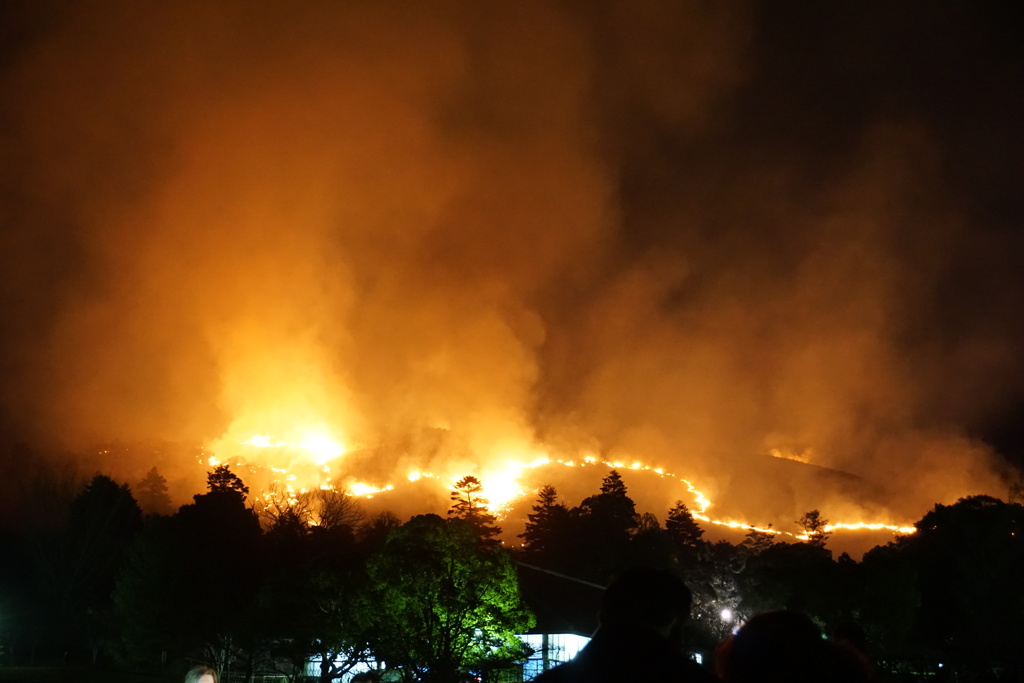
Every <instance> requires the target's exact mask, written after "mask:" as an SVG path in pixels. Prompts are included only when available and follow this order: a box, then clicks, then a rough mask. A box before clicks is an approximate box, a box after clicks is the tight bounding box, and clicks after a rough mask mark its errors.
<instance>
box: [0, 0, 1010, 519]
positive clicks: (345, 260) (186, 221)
mask: <svg viewBox="0 0 1024 683" xmlns="http://www.w3.org/2000/svg"><path fill="white" fill-rule="evenodd" d="M805 9H807V8H805ZM3 11H4V12H5V13H6V14H7V15H8V16H6V17H4V19H5V21H4V24H5V25H6V26H8V27H9V28H8V31H9V32H10V34H11V35H10V38H11V39H10V40H7V41H4V42H5V44H6V45H8V47H7V48H5V52H4V54H3V56H2V58H3V61H2V66H3V72H2V86H3V92H5V93H7V94H8V96H7V97H5V101H4V104H3V105H2V106H0V112H2V117H3V118H2V126H3V129H2V135H3V145H2V151H0V155H2V156H0V174H2V175H0V178H2V187H3V194H2V195H0V221H2V223H3V233H2V238H0V239H2V247H3V272H2V274H0V278H2V297H3V299H2V304H3V310H4V313H3V316H2V319H0V324H2V326H3V327H2V338H0V343H2V344H3V349H2V351H3V354H2V359H0V362H2V363H3V369H4V374H5V377H6V380H5V383H4V389H3V395H2V397H0V398H2V401H3V403H2V407H3V412H2V415H3V423H4V427H5V429H6V430H7V431H8V432H9V434H10V435H11V437H12V438H20V439H24V440H28V441H29V442H31V443H36V444H46V445H47V446H59V447H63V448H71V449H83V448H86V447H87V446H86V444H91V443H95V442H100V441H104V440H109V439H125V440H137V439H166V440H171V441H176V442H196V443H203V444H214V448H215V449H217V448H219V449H229V445H228V444H229V443H234V441H232V440H233V439H235V438H236V437H238V436H239V435H243V434H261V433H264V432H267V431H274V430H280V429H281V428H282V427H281V424H282V422H283V421H289V420H290V421H292V422H301V423H303V426H307V427H311V428H324V429H328V430H334V431H335V432H336V433H338V434H341V435H343V437H342V438H344V440H345V441H346V443H347V444H348V445H349V446H350V447H352V448H353V450H354V451H358V450H359V449H362V452H372V453H373V454H374V457H373V458H369V459H366V460H365V461H363V462H361V463H360V466H362V467H372V468H374V470H375V471H377V472H378V473H380V475H381V476H385V475H387V474H388V473H389V472H399V471H404V468H406V467H427V468H429V467H435V466H437V465H438V463H440V462H442V461H443V462H445V463H448V465H449V466H450V469H452V470H453V471H465V472H470V471H475V470H477V469H479V468H480V467H481V466H482V464H481V463H482V462H483V461H486V460H494V459H496V458H499V457H501V456H503V455H504V454H509V453H520V452H531V451H536V450H548V451H551V452H557V453H560V454H567V455H578V454H579V453H581V452H595V453H599V454H604V455H606V456H607V457H609V458H613V459H614V458H623V459H630V458H634V457H635V458H639V459H642V460H644V461H649V462H652V463H655V464H662V465H664V466H665V467H667V468H668V469H670V470H672V471H674V472H676V473H678V474H680V475H682V476H690V477H692V478H695V479H696V480H698V481H700V482H702V485H703V486H704V487H706V488H708V490H710V491H711V492H713V493H714V494H715V495H716V501H717V502H718V503H719V504H720V505H721V506H722V507H723V508H726V509H727V510H728V509H731V510H734V511H735V514H743V515H753V516H761V517H764V518H765V521H771V520H770V519H768V518H771V517H775V516H778V517H780V518H782V519H786V520H789V519H793V518H794V515H796V514H798V513H800V512H802V511H803V510H806V509H809V508H810V507H814V506H822V507H823V508H824V509H826V510H828V509H831V510H833V511H835V513H834V514H833V515H832V516H833V517H839V516H842V515H845V514H850V515H860V514H862V513H865V512H866V513H868V514H871V513H872V512H875V511H879V510H885V509H888V510H893V511H895V513H896V514H898V515H901V516H905V518H906V519H915V518H916V515H917V514H918V513H919V512H920V511H921V510H922V509H923V508H924V507H926V506H930V504H931V503H933V502H936V501H939V500H943V501H948V500H950V499H955V498H956V497H958V496H961V495H966V494H970V493H977V492H988V493H992V494H995V495H1000V494H1002V493H1003V491H1004V489H1003V488H1002V487H1003V486H1004V484H1003V483H1002V482H1001V480H1000V476H999V474H1000V471H999V468H998V466H997V462H996V460H995V458H994V456H993V454H992V452H991V449H989V448H988V447H987V446H986V445H985V444H984V443H982V442H980V441H978V440H977V439H976V438H974V437H975V436H976V435H977V430H979V429H981V428H982V427H984V426H985V425H986V420H988V419H989V418H990V417H991V416H992V415H994V414H995V413H996V412H997V411H998V410H1000V409H1001V406H1002V405H1003V403H1004V402H1005V401H1006V400H1008V398H1010V397H1012V396H1013V391H1014V387H1019V386H1020V382H1021V379H1022V369H1024V368H1022V364H1021V363H1020V360H1019V358H1018V356H1019V348H1020V347H1019V339H1020V338H1021V332H1022V331H1024V330H1022V329H1021V323H1020V322H1019V316H1018V315H1017V312H1018V311H1019V310H1020V304H1021V303H1022V297H1021V288H1020V280H1019V279H1018V278H1016V277H1015V276H1014V268H1016V262H1015V259H1016V258H1017V257H1019V255H1020V253H1021V242H1020V238H1019V236H1018V235H1016V234H1015V233H1013V232H1012V231H1010V230H1007V229H1005V226H1006V225H1008V224H1011V223H1013V222H1014V221H1016V222H1017V223H1019V220H1020V217H1021V211H1020V209H1021V205H1020V200H1019V198H1018V199H1009V197H1011V196H1012V195H1011V194H1010V192H1009V191H1008V190H1007V188H1010V187H1017V186H1019V181H1020V180H1022V178H1021V174H1020V168H1019V166H1013V165H1010V164H1008V163H1007V162H1006V161H1004V160H1001V158H1000V157H999V155H998V154H997V152H1000V151H1005V150H1006V149H1014V148H1016V149H1018V151H1019V150H1020V147H1021V136H1020V133H1019V132H1017V131H1015V130H1013V129H1011V127H1010V126H1009V124H1010V122H1011V121H1014V120H1016V119H1014V118H1013V117H1011V116H1008V115H1006V114H1005V113H1001V112H1004V111H1005V109H1004V108H999V109H997V108H996V107H994V100H993V97H992V95H991V89H998V87H999V85H1000V84H1004V83H1013V82H1019V81H1014V80H1013V76H1014V75H1015V74H1017V73H1019V70H1020V69H1019V64H1015V63H1011V64H1010V65H1009V66H1004V67H1003V68H1002V71H1000V70H998V69H994V67H993V66H992V64H990V63H989V62H987V61H985V59H992V60H993V63H994V62H995V57H998V54H997V53H998V48H999V46H1000V45H1002V44H1003V43H1002V42H999V40H998V39H999V38H1000V35H995V36H993V35H992V34H991V33H984V31H982V29H986V28H990V24H989V23H986V22H987V20H988V19H990V18H989V17H982V18H981V19H979V18H977V17H973V16H969V17H967V18H968V19H971V20H974V21H976V22H978V23H979V25H978V26H974V27H973V28H975V29H977V32H976V33H973V34H972V33H965V34H963V38H962V43H961V44H957V45H954V47H953V48H948V49H949V50H953V54H952V55H947V53H946V51H945V50H946V49H947V48H946V47H943V46H944V45H946V43H944V42H943V43H942V44H941V45H940V44H939V42H938V41H936V42H935V43H934V44H932V43H926V44H924V45H923V46H921V47H920V52H914V53H910V52H908V51H907V50H908V48H906V47H904V43H903V42H901V40H900V36H901V35H902V32H903V31H905V30H907V29H908V28H910V27H912V26H913V25H914V18H913V17H912V16H909V15H904V14H901V13H900V12H898V11H895V10H888V9H882V8H878V9H876V10H868V9H866V10H865V15H868V14H870V15H871V16H870V17H869V16H865V17H863V18H862V19H860V20H853V21H849V22H847V21H846V20H845V19H844V21H843V22H838V21H837V20H836V18H835V17H831V16H819V15H814V16H810V15H808V16H780V15H776V14H775V13H774V12H775V11H774V10H773V14H771V15H768V14H763V15H762V14H759V13H758V11H756V8H751V7H746V6H744V5H742V4H740V3H729V5H728V6H725V5H724V4H705V3H676V2H666V3H642V6H640V7H638V6H637V4H636V3H625V2H603V3H583V4H579V3H563V4H558V3H550V2H536V3H533V2H526V3H523V2H517V3H483V4H480V3H461V2H451V3H361V2H355V3H317V2H307V3H302V4H300V5H285V4H274V3H255V4H253V3H233V2H221V3H205V2H194V3H193V2H183V3H173V4H170V5H160V6H157V5H152V4H144V5H140V4H138V3H131V2H102V3H99V2H97V3H77V4H76V5H75V6H73V7H70V6H60V7H59V8H49V9H47V8H45V7H42V8H36V7H35V6H34V5H30V4H28V3H26V4H24V5H18V4H14V5H8V6H7V7H6V8H5V9H4V10H3ZM760 11H761V12H765V11H766V8H760ZM817 11H818V12H826V13H828V11H827V10H820V9H819V10H817ZM779 12H781V13H782V14H783V15H789V14H796V13H797V12H796V10H793V9H789V10H779ZM964 20H965V18H964V17H962V16H941V15H940V16H938V18H935V17H933V19H932V21H934V22H936V24H937V26H938V28H939V29H941V30H940V31H939V32H940V34H941V33H942V31H952V30H953V29H954V28H957V27H960V28H962V27H963V24H964ZM983 20H985V21H983ZM969 23H970V22H968V24H969ZM996 23H998V22H991V24H993V25H994V24H996ZM971 28H972V26H971V25H968V27H967V29H971ZM965 30H966V29H965ZM867 35H871V36H873V37H874V38H875V40H873V41H867V40H864V38H865V36H867ZM1004 37H1005V36H1004ZM994 39H995V40H994ZM993 40H994V42H993ZM1004 42H1005V41H1004ZM993 44H994V45H995V46H996V47H994V48H990V52H987V53H984V54H982V55H981V57H977V56H976V58H977V59H979V60H980V62H977V63H973V64H968V65H967V67H965V68H967V69H968V71H970V70H971V69H979V70H986V69H990V68H991V69H992V70H989V71H986V72H985V73H987V74H988V75H989V77H990V80H989V82H988V83H982V84H981V85H970V86H969V85H968V84H974V83H976V79H975V78H973V76H975V75H976V74H975V73H974V72H973V71H971V72H970V73H966V74H961V75H960V76H956V75H952V76H950V75H945V74H946V71H944V69H945V68H946V67H948V66H949V65H950V63H953V62H955V61H956V60H957V59H958V55H959V58H963V57H964V56H965V55H968V54H974V53H975V51H976V50H978V49H980V47H981V46H983V45H993ZM907 57H913V59H910V60H909V61H908V60H907V59H906V58H907ZM921 79H925V80H927V79H931V81H932V82H930V83H928V82H926V83H922V82H920V81H921ZM964 97H970V98H971V101H972V102H973V104H971V105H968V104H966V103H964V102H962V101H961V99H960V98H964ZM1009 105H1010V109H1011V110H1013V108H1014V107H1016V111H1018V112H1019V111H1020V109H1021V107H1020V105H1021V102H1020V97H1019V96H1017V98H1016V99H1015V100H1013V99H1011V101H1010V103H1009ZM993 126H995V127H1000V126H1004V127H1000V128H999V130H1002V131H1003V133H1004V134H1005V135H1006V136H1010V137H1009V139H1006V138H1000V137H998V136H997V135H995V134H993V133H992V132H991V131H990V130H989V128H990V127H993ZM967 133H969V134H970V135H967ZM1016 158H1018V159H1019V158H1021V157H1020V155H1017V157H1016ZM1014 173H1015V174H1016V175H1015V178H1016V180H1017V184H1016V185H1015V184H1014V183H1011V182H1010V181H1009V180H1006V179H1005V176H1006V175H1008V174H1009V175H1012V174H1014ZM990 175H991V176H993V177H995V176H998V177H1000V178H1004V180H1003V182H1002V184H1001V185H999V186H995V187H993V186H992V184H990V183H985V182H984V178H986V177H988V176H990ZM773 450H774V451H775V452H777V453H778V454H784V455H791V456H799V457H801V458H803V459H805V460H808V461H809V462H811V463H813V464H815V465H818V466H819V467H825V468H831V469H834V470H840V471H843V472H848V473H851V474H852V475H855V477H854V478H855V479H856V483H855V484H853V485H852V486H853V488H852V489H851V488H850V487H849V486H846V485H840V484H836V485H835V486H827V487H824V488H826V489H828V490H829V491H831V494H823V493H821V490H822V485H821V479H820V478H818V479H813V478H812V479H813V482H812V483H810V484H806V483H805V484H799V483H797V484H794V482H799V480H800V479H801V477H805V476H807V475H806V474H794V473H793V472H794V471H793V470H789V469H785V468H783V469H779V466H778V464H777V462H776V461H772V460H771V459H769V458H768V457H767V454H768V453H770V452H772V451H773ZM179 460H181V461H182V462H177V463H170V462H165V463H162V467H164V468H171V467H172V466H173V465H175V464H176V465H179V466H181V467H182V468H183V469H184V468H193V469H195V468H196V463H195V461H194V459H190V458H179ZM105 465H106V466H107V467H110V468H113V469H115V470H118V469H119V470H121V471H126V472H129V473H131V476H137V472H138V470H139V469H141V468H144V467H148V466H149V463H137V462H109V463H105ZM794 467H796V466H795V465H794ZM798 469H799V467H798ZM800 471H801V472H804V470H800ZM808 471H809V470H808ZM815 471H817V470H815ZM766 473H767V474H768V475H770V476H771V479H766ZM763 475H764V476H763ZM826 478H827V477H826ZM768 481H774V482H775V483H774V484H768V483H767V482H768ZM814 482H817V483H814ZM635 483H636V484H637V485H640V482H639V481H637V482H635ZM829 495H831V496H832V498H829ZM673 497H679V496H678V493H674V494H673ZM571 502H572V501H571ZM730 506H731V507H730ZM826 506H827V507H826Z"/></svg>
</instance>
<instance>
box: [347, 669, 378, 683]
mask: <svg viewBox="0 0 1024 683" xmlns="http://www.w3.org/2000/svg"><path fill="white" fill-rule="evenodd" d="M378 681H380V676H378V675H377V672H375V671H363V672H362V673H357V674H356V675H355V676H353V677H352V680H351V681H350V682H349V683H378Z"/></svg>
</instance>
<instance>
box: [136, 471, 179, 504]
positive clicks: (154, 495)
mask: <svg viewBox="0 0 1024 683" xmlns="http://www.w3.org/2000/svg"><path fill="white" fill-rule="evenodd" d="M135 499H136V500H137V501H138V502H139V507H141V508H142V511H143V512H145V513H146V514H149V515H169V514H171V513H173V512H174V506H173V505H172V504H171V497H170V496H169V495H168V494H167V480H166V479H164V477H163V475H161V474H160V471H159V470H158V469H157V468H156V467H153V468H152V469H150V470H149V472H147V473H146V476H144V477H143V478H142V479H141V480H140V481H139V483H138V484H137V485H136V487H135Z"/></svg>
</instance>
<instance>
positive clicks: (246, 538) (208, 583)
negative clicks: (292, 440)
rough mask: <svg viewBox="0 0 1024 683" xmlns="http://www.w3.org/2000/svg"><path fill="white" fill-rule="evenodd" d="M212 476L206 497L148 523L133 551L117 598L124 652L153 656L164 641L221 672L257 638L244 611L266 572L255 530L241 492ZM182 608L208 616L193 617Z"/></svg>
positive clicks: (231, 479)
mask: <svg viewBox="0 0 1024 683" xmlns="http://www.w3.org/2000/svg"><path fill="white" fill-rule="evenodd" d="M218 470H219V472H217V471H215V473H216V474H218V475H220V476H219V477H218V479H217V482H218V483H215V482H214V481H211V486H210V492H209V493H206V494H202V495H196V496H193V498H194V501H195V502H194V503H192V504H189V505H183V506H182V507H181V508H180V509H179V510H178V512H177V513H176V514H175V515H174V516H173V517H169V518H166V519H162V518H157V519H156V520H153V523H152V524H151V525H150V526H149V528H147V533H146V534H144V535H143V537H142V538H141V539H140V542H139V543H138V544H137V545H136V547H135V548H133V552H132V556H131V559H130V561H129V562H128V563H127V565H126V566H125V567H124V569H123V571H122V573H121V575H120V577H119V580H118V586H117V596H116V597H117V603H118V612H119V614H120V615H121V617H122V624H123V628H122V633H123V634H124V646H125V652H126V653H129V654H132V655H134V656H140V655H145V656H148V657H153V656H154V655H155V654H156V652H154V648H157V647H159V646H160V640H163V641H164V642H171V643H174V644H175V646H176V647H179V648H181V649H182V650H185V651H187V652H191V653H192V655H193V656H196V657H201V658H205V659H206V660H207V661H213V662H215V664H216V666H217V668H218V669H221V670H224V669H226V668H227V667H228V666H229V664H230V662H231V660H232V659H233V658H234V657H235V656H236V655H237V654H238V647H239V645H245V644H251V637H252V636H253V634H254V633H258V631H259V629H260V625H259V624H258V623H256V622H255V621H254V620H253V619H251V614H250V610H249V608H250V606H251V605H252V603H253V600H254V598H255V595H256V593H257V590H258V589H259V586H260V584H261V582H262V580H263V575H264V571H265V568H266V563H265V562H264V557H263V544H262V542H261V541H262V536H261V532H260V524H259V520H258V519H257V517H256V514H255V513H254V512H253V511H252V510H250V509H249V508H247V507H246V506H245V502H244V493H243V492H244V491H246V490H248V489H247V487H245V485H244V484H243V483H242V482H241V480H240V479H238V478H237V477H235V476H234V475H233V474H232V475H230V476H226V475H224V472H225V471H226V470H221V469H220V468H218ZM227 473H228V474H230V472H229V471H227ZM219 482H223V483H224V484H223V485H220V483H219ZM187 605H203V606H209V609H204V611H203V613H202V618H197V615H196V614H195V612H194V611H193V610H191V609H189V608H187V607H186V606H187ZM159 620H163V621H162V622H161V621H159ZM249 654H251V649H250V653H249Z"/></svg>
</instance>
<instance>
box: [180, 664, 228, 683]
mask: <svg viewBox="0 0 1024 683" xmlns="http://www.w3.org/2000/svg"><path fill="white" fill-rule="evenodd" d="M219 681H220V679H219V678H218V677H217V670H216V669H213V668H211V667H208V666H206V665H205V664H196V665H195V666H193V667H192V668H191V669H189V670H188V673H187V674H185V683H219Z"/></svg>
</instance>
